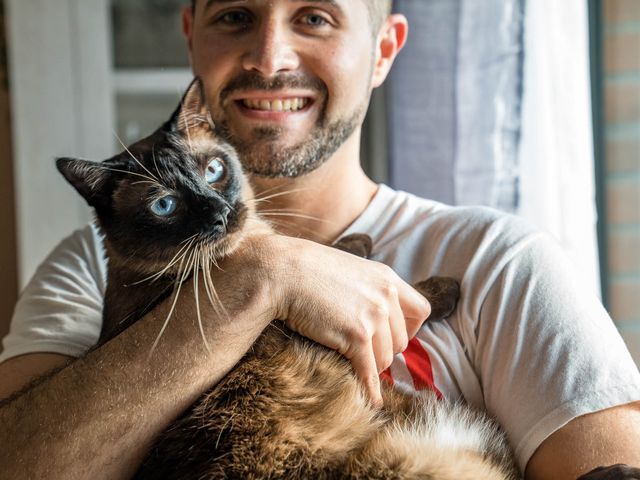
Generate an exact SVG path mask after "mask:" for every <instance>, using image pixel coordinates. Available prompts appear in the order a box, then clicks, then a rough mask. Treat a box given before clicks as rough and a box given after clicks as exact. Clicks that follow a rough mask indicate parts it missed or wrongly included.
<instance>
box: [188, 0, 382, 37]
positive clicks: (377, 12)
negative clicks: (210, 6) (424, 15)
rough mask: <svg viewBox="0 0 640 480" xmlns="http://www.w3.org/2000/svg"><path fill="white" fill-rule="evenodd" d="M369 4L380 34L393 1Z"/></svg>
mask: <svg viewBox="0 0 640 480" xmlns="http://www.w3.org/2000/svg"><path fill="white" fill-rule="evenodd" d="M364 1H365V2H366V3H367V8H368V9H369V21H370V22H371V26H372V27H373V31H374V33H377V32H378V29H379V28H380V27H381V26H382V22H384V21H385V20H386V18H387V17H388V16H389V14H390V13H391V4H392V3H393V0H364ZM191 8H192V9H193V10H194V11H195V8H196V0H191Z"/></svg>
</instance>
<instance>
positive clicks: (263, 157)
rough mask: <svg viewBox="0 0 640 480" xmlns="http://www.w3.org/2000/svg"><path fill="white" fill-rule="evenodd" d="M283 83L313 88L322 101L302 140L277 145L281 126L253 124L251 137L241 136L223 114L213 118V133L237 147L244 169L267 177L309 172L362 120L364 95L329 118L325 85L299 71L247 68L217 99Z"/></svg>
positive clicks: (296, 175)
mask: <svg viewBox="0 0 640 480" xmlns="http://www.w3.org/2000/svg"><path fill="white" fill-rule="evenodd" d="M287 87H288V88H310V89H313V90H315V91H318V92H320V93H321V95H320V96H319V98H321V99H322V101H324V102H325V105H324V106H323V108H322V109H321V112H320V115H319V116H318V120H317V121H316V124H315V126H314V127H313V129H312V131H311V132H310V134H309V136H308V137H307V138H306V139H305V140H304V141H303V142H300V143H298V144H295V145H291V146H283V145H281V144H280V142H279V141H278V140H279V138H280V137H281V135H282V133H283V131H284V129H282V128H280V127H260V128H256V129H254V130H253V134H252V137H251V139H249V140H243V139H240V138H238V137H237V136H236V135H235V134H234V133H233V131H232V130H231V128H230V127H229V123H228V122H227V120H226V119H225V118H222V119H216V118H213V121H214V124H215V130H216V133H217V134H218V135H220V137H222V138H223V139H224V140H226V141H227V142H229V143H230V144H231V145H233V147H234V148H235V149H236V150H237V151H238V155H239V157H240V161H241V162H242V166H243V167H244V169H245V171H247V172H248V173H252V174H255V175H259V176H262V177H268V178H282V177H289V178H293V177H299V176H302V175H305V174H307V173H310V172H312V171H314V170H316V169H317V168H318V167H320V166H321V165H323V164H324V163H325V162H326V161H327V160H328V159H329V158H331V156H332V155H333V154H334V153H335V152H336V151H337V150H338V149H339V148H340V147H341V146H342V144H343V143H344V142H345V141H346V140H347V139H348V138H349V137H350V136H351V135H352V134H353V132H354V131H355V130H356V128H358V126H359V125H360V124H361V123H362V119H363V118H364V114H365V112H366V107H367V101H366V99H364V101H363V102H362V104H361V105H360V106H358V107H357V108H356V109H355V111H353V112H350V113H348V114H346V115H344V116H342V117H341V118H337V119H334V120H331V121H330V120H329V119H328V118H327V113H326V101H327V96H328V95H327V89H326V87H325V85H324V84H323V83H322V82H320V81H319V80H315V79H310V78H308V77H306V76H303V75H301V74H286V75H281V76H278V77H276V78H274V79H270V80H266V79H264V78H263V77H262V76H260V75H258V74H256V73H251V72H247V73H245V74H242V75H241V76H238V77H236V78H235V79H233V80H232V81H231V82H230V83H229V85H227V87H226V88H225V89H224V90H223V91H222V93H221V95H220V101H221V103H224V100H225V99H226V98H227V97H228V96H229V95H230V94H231V93H232V92H233V91H235V90H242V89H247V90H250V89H257V90H264V91H269V90H279V89H283V88H287ZM221 110H222V109H221Z"/></svg>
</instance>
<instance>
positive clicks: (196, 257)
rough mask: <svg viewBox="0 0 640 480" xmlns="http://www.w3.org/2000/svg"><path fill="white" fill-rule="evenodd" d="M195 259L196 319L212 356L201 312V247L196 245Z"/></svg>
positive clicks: (194, 290) (193, 267)
mask: <svg viewBox="0 0 640 480" xmlns="http://www.w3.org/2000/svg"><path fill="white" fill-rule="evenodd" d="M194 254H195V255H194V258H193V264H192V270H193V292H194V296H195V301H196V317H197V318H198V327H199V328H200V335H201V336H202V341H203V342H204V346H205V348H206V349H207V352H209V355H211V354H212V351H211V348H210V347H209V342H207V337H206V336H205V334H204V327H203V326H202V313H201V312H200V292H199V290H198V278H199V277H200V274H199V272H198V270H199V266H200V265H199V264H200V259H199V255H200V246H199V245H196V247H195V248H194Z"/></svg>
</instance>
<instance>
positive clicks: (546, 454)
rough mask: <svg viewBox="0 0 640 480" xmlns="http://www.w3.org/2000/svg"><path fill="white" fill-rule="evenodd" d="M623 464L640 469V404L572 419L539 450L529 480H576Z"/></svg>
mask: <svg viewBox="0 0 640 480" xmlns="http://www.w3.org/2000/svg"><path fill="white" fill-rule="evenodd" d="M619 463H626V464H628V465H632V466H636V467H640V402H635V403H632V404H628V405H623V406H620V407H615V408H610V409H607V410H603V411H600V412H596V413H592V414H589V415H584V416H582V417H578V418H576V419H574V420H572V421H571V422H569V423H568V424H567V425H565V426H564V427H562V428H561V429H559V430H558V431H556V432H555V433H553V434H552V435H551V436H550V437H549V438H547V439H546V440H545V441H544V442H543V443H542V444H541V445H540V447H538V449H537V450H536V452H535V453H534V454H533V456H532V457H531V460H530V461H529V463H528V464H527V468H526V471H525V473H526V475H525V478H526V479H527V480H537V479H540V480H542V479H551V478H552V479H554V480H555V479H558V480H565V479H566V480H575V479H576V478H578V476H580V475H582V474H584V473H587V472H590V471H591V470H593V469H594V468H596V467H599V466H606V465H615V464H619Z"/></svg>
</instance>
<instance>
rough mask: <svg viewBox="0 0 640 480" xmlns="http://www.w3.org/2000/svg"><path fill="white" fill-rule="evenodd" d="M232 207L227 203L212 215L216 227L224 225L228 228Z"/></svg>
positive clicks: (224, 227) (212, 221) (223, 226)
mask: <svg viewBox="0 0 640 480" xmlns="http://www.w3.org/2000/svg"><path fill="white" fill-rule="evenodd" d="M230 212H231V209H230V208H229V207H227V206H226V205H224V206H222V207H220V208H218V209H216V211H215V212H214V213H213V214H212V216H211V223H212V225H213V226H214V227H222V228H223V229H225V230H226V227H227V220H228V219H229V213H230Z"/></svg>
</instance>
